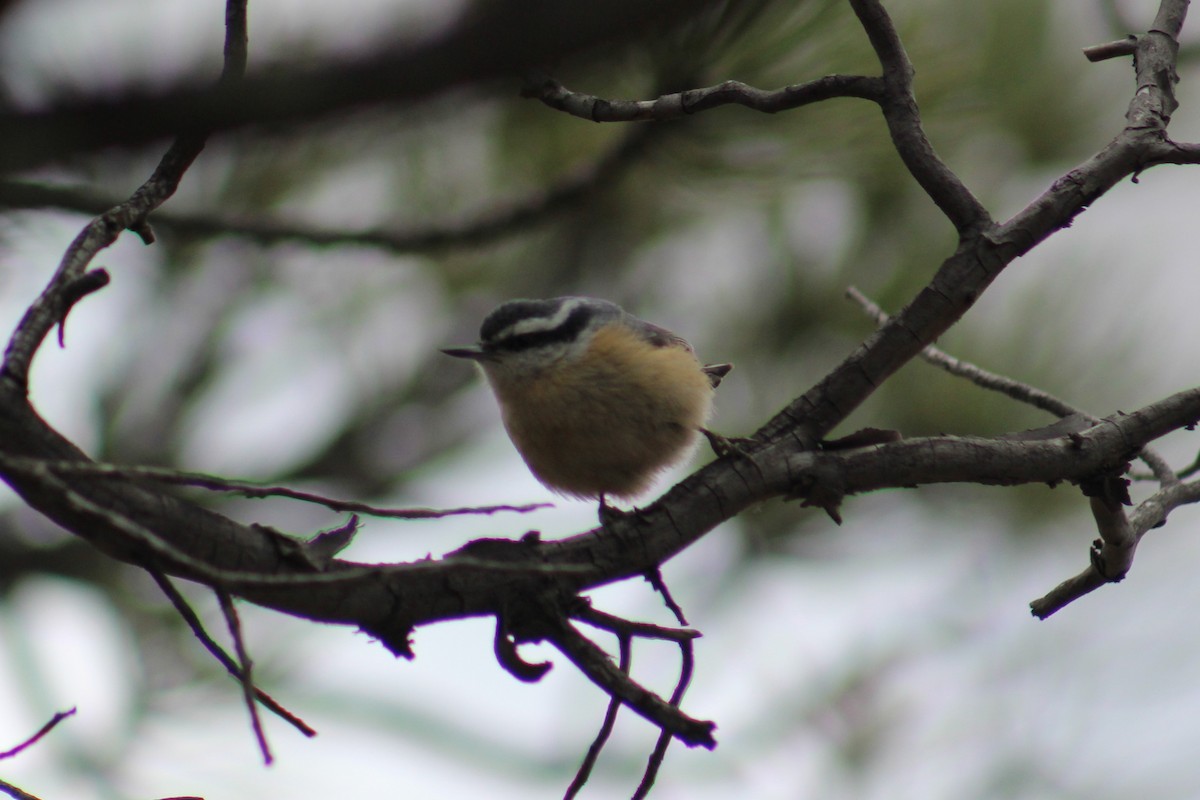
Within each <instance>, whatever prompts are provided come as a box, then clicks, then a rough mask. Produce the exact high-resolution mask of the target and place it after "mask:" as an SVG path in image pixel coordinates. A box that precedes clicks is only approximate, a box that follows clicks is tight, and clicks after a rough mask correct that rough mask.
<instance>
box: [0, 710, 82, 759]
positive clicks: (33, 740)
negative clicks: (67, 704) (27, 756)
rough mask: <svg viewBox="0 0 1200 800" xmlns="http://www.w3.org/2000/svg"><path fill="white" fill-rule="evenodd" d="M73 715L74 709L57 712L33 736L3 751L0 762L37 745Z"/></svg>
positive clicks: (0, 754)
mask: <svg viewBox="0 0 1200 800" xmlns="http://www.w3.org/2000/svg"><path fill="white" fill-rule="evenodd" d="M74 713H75V709H74V708H71V709H68V710H67V711H59V712H58V713H57V714H55V715H54V716H53V717H51V718H50V721H49V722H47V723H46V724H45V725H43V726H42V727H41V728H39V729H38V732H37V733H35V734H34V735H33V736H30V737H29V738H28V739H26V740H25V741H23V742H21V743H20V744H19V745H17V746H16V747H14V748H13V749H11V750H5V751H4V752H3V753H0V761H3V760H4V759H6V758H12V757H13V756H15V755H17V754H18V753H20V752H21V751H22V750H24V749H25V748H27V747H30V746H32V745H34V744H37V742H38V741H39V740H40V739H41V738H42V737H43V736H45V735H46V734H47V733H49V732H50V731H52V730H54V728H55V726H57V725H58V723H60V722H62V721H63V720H64V719H66V718H67V717H69V716H71V715H72V714H74Z"/></svg>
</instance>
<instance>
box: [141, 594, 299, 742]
mask: <svg viewBox="0 0 1200 800" xmlns="http://www.w3.org/2000/svg"><path fill="white" fill-rule="evenodd" d="M147 571H148V572H149V573H150V575H151V577H153V578H154V582H155V583H157V584H158V586H159V588H160V589H162V591H163V594H165V595H166V596H167V598H168V599H169V600H170V601H171V605H173V606H175V610H176V611H177V612H179V616H181V617H183V621H184V622H186V623H187V625H188V627H189V628H191V629H192V635H193V636H195V637H196V638H197V639H198V640H200V644H202V645H204V649H205V650H207V651H208V652H209V653H211V654H212V656H213V658H215V659H216V660H217V661H218V662H220V664H221V666H223V667H224V668H225V670H226V671H227V672H228V673H229V674H230V675H232V676H233V677H234V679H235V680H237V681H239V682H242V681H243V678H242V672H241V670H240V669H239V668H238V665H237V664H236V663H235V662H234V660H233V659H232V658H231V657H230V655H229V654H228V653H226V652H225V650H224V648H222V647H221V645H219V644H217V642H216V641H214V640H213V638H212V637H211V636H209V635H208V631H206V630H205V629H204V623H202V622H201V621H200V618H199V617H198V616H197V615H196V612H195V611H194V610H192V607H191V605H190V604H189V603H188V601H187V599H186V598H185V597H184V596H183V595H182V594H180V593H179V590H178V589H176V588H175V584H173V583H172V582H171V579H170V578H168V577H167V576H166V575H164V574H163V573H161V572H159V571H158V570H147ZM254 696H255V698H257V700H258V702H260V703H262V704H263V706H264V707H265V708H266V709H267V710H268V711H270V712H271V713H273V714H275V715H276V716H278V717H279V718H280V719H282V720H284V721H285V722H287V723H289V724H290V725H291V726H292V727H294V728H295V729H296V730H298V731H300V732H301V733H303V734H304V735H305V736H308V737H310V738H311V737H313V736H316V735H317V732H316V730H314V729H313V728H311V727H309V725H308V723H306V722H305V721H304V720H302V719H300V718H299V717H297V716H296V715H295V714H293V713H292V712H290V711H288V710H287V709H286V708H284V707H283V706H281V705H279V703H278V702H276V701H275V699H274V698H273V697H271V696H270V695H269V694H267V693H266V692H264V691H263V690H262V689H259V688H257V687H255V689H254Z"/></svg>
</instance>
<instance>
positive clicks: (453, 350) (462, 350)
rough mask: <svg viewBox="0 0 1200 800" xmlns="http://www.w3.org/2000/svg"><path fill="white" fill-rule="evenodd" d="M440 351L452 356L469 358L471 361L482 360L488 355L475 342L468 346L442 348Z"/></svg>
mask: <svg viewBox="0 0 1200 800" xmlns="http://www.w3.org/2000/svg"><path fill="white" fill-rule="evenodd" d="M442 352H443V353H445V354H446V355H448V356H454V357H455V358H469V359H471V360H472V361H483V360H484V359H486V358H487V357H488V353H487V351H486V350H484V349H483V348H482V347H480V346H479V345H477V344H473V345H471V346H469V347H447V348H445V349H443V350H442Z"/></svg>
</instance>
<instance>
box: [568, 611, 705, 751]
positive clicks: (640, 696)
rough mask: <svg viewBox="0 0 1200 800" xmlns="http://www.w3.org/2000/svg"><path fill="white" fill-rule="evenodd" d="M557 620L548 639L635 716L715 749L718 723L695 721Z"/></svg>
mask: <svg viewBox="0 0 1200 800" xmlns="http://www.w3.org/2000/svg"><path fill="white" fill-rule="evenodd" d="M555 621H556V622H557V623H558V624H557V625H555V626H554V627H553V629H552V630H548V631H547V632H546V636H545V638H546V639H547V640H548V641H549V642H550V643H551V644H553V645H554V646H555V647H557V648H558V649H559V650H560V651H561V652H562V654H563V655H565V656H566V657H567V658H569V659H570V660H571V663H573V664H574V665H575V666H576V667H578V668H579V671H580V672H582V673H583V674H584V675H586V676H587V678H588V679H589V680H591V681H592V683H594V684H596V685H597V686H599V687H600V688H601V689H603V690H604V691H605V692H607V693H608V694H609V695H611V696H613V697H616V698H619V699H620V701H621V702H622V703H624V704H625V705H626V706H628V707H629V708H630V709H632V710H633V711H634V712H635V713H637V714H638V715H640V716H642V717H644V718H645V719H646V720H648V721H649V722H651V723H652V724H654V725H655V726H657V727H658V728H660V729H662V730H663V732H665V733H667V734H668V735H669V736H673V737H675V738H677V739H679V740H680V741H682V742H683V743H684V744H686V745H688V746H689V747H695V746H697V745H700V746H703V747H706V748H708V749H710V750H711V749H712V748H714V747H716V746H717V742H716V740H715V739H714V738H713V729H714V728H716V725H715V724H714V723H712V722H706V721H703V720H697V719H693V718H691V717H689V716H688V715H686V714H684V713H683V712H682V711H680V710H679V709H678V708H676V707H674V706H672V705H670V704H669V703H667V702H666V701H664V700H663V699H662V698H660V697H659V696H658V695H656V694H654V693H653V692H651V691H649V690H647V689H645V688H643V687H642V686H640V685H639V684H638V683H636V682H634V681H633V680H632V679H631V678H630V677H629V676H628V675H627V674H626V673H624V672H622V671H621V670H620V669H618V668H617V666H616V665H614V664H613V663H612V660H611V659H609V657H608V655H607V654H606V653H605V652H604V651H603V650H601V649H600V648H599V647H597V646H596V644H595V643H594V642H592V641H591V640H590V639H588V638H587V637H586V636H583V635H582V634H581V633H579V631H577V630H576V629H575V627H574V626H572V625H571V624H570V623H569V622H566V621H565V620H555Z"/></svg>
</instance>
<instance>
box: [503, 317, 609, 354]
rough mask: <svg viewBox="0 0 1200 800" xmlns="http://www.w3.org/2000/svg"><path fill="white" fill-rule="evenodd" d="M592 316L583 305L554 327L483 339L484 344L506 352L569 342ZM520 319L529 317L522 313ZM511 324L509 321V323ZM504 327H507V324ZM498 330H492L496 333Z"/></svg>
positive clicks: (585, 325)
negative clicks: (493, 338)
mask: <svg viewBox="0 0 1200 800" xmlns="http://www.w3.org/2000/svg"><path fill="white" fill-rule="evenodd" d="M593 316H594V314H593V311H592V309H590V308H587V307H585V306H580V307H579V308H577V309H575V310H574V311H572V312H571V313H570V314H568V315H567V318H566V319H564V320H563V321H562V322H561V323H560V324H559V325H558V327H556V328H551V329H549V330H542V331H530V332H529V333H518V334H514V335H511V336H503V337H502V338H499V339H495V340H492V341H488V340H487V339H486V338H485V339H484V346H485V347H487V348H489V349H492V350H504V351H507V352H516V351H519V350H529V349H532V348H534V347H543V346H545V345H548V344H557V343H559V342H570V341H573V340H574V339H575V338H576V337H577V336H579V333H580V331H582V330H583V329H584V328H586V327H587V324H588V321H589V320H591V319H592V317H593ZM521 319H529V317H528V316H525V315H522V316H521ZM509 324H511V323H509ZM505 327H508V326H507V325H506V326H505ZM498 332H499V331H494V333H498Z"/></svg>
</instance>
